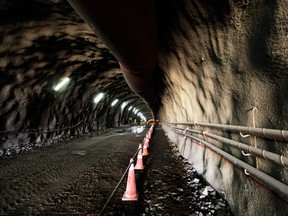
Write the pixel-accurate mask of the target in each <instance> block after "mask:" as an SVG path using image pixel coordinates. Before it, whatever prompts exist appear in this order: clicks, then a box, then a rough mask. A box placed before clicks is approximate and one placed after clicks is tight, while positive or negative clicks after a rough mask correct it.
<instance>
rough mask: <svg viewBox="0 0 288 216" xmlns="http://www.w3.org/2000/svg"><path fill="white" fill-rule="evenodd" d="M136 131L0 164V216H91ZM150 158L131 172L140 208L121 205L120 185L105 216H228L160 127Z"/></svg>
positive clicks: (132, 147)
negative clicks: (142, 165)
mask: <svg viewBox="0 0 288 216" xmlns="http://www.w3.org/2000/svg"><path fill="white" fill-rule="evenodd" d="M138 129H139V128H136V127H134V128H133V129H131V128H120V129H119V128H118V129H115V130H112V131H111V132H109V133H106V134H103V135H101V136H94V137H86V138H84V137H82V138H79V139H76V140H73V141H69V142H67V143H62V144H61V145H54V146H50V147H46V148H42V149H34V150H33V151H32V152H29V153H27V154H22V155H18V156H16V157H14V158H11V159H1V160H0V215H92V214H95V215H97V213H99V212H100V210H101V209H102V207H103V205H104V203H105V202H106V200H107V198H108V197H109V196H110V194H111V192H112V191H113V189H114V187H115V186H116V185H117V183H118V181H119V179H120V178H121V176H122V174H123V173H124V171H125V169H126V167H127V165H128V163H129V159H130V157H132V156H133V154H134V153H135V151H136V150H137V148H138V144H139V143H140V142H141V141H142V139H143V137H144V135H145V131H142V132H140V130H138ZM149 151H150V155H149V156H148V157H147V158H146V159H145V160H144V162H145V166H146V167H145V170H144V171H141V172H139V171H137V172H136V179H137V189H138V191H139V201H138V202H122V201H121V197H122V195H123V193H124V191H125V187H126V179H127V178H124V181H123V183H122V184H121V186H120V188H119V189H118V191H117V192H116V194H115V195H114V196H113V198H112V199H111V201H110V203H109V204H108V206H107V208H106V209H105V212H104V215H231V213H230V210H229V206H228V205H227V202H226V200H224V199H223V198H222V197H221V196H220V195H219V194H218V193H216V191H215V190H214V189H213V188H211V187H210V186H209V185H207V184H206V183H205V182H204V181H203V179H202V178H201V177H200V176H198V175H197V173H196V172H195V170H194V169H193V168H192V167H191V166H189V164H187V163H186V162H185V160H184V159H183V158H182V157H181V156H179V155H178V151H177V149H176V148H175V147H173V146H171V145H170V144H169V142H168V141H167V138H166V137H165V135H164V132H163V131H162V130H161V129H160V128H156V129H155V132H154V134H153V137H152V139H151V147H150V148H149Z"/></svg>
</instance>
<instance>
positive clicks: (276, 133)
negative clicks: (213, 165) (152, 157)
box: [166, 122, 288, 202]
mask: <svg viewBox="0 0 288 216" xmlns="http://www.w3.org/2000/svg"><path fill="white" fill-rule="evenodd" d="M166 125H167V126H168V127H169V128H170V130H171V131H173V132H175V133H176V134H178V135H182V136H184V137H188V138H190V139H191V140H193V141H194V142H195V141H196V142H199V143H200V144H201V145H204V146H205V147H208V148H210V149H211V150H212V151H214V152H216V153H218V154H219V155H221V156H222V157H223V158H225V159H226V160H228V161H229V162H231V163H232V164H233V165H235V166H238V167H240V168H243V169H244V172H245V174H248V175H251V176H254V177H255V178H257V179H258V180H259V181H261V182H262V183H264V185H266V186H267V187H268V188H269V189H270V190H272V191H274V192H275V193H276V194H278V195H279V196H280V197H281V198H282V199H283V200H285V201H286V202H288V185H286V184H284V183H283V182H281V181H279V180H277V179H275V178H273V177H271V176H269V175H268V174H266V173H264V172H262V171H260V170H258V169H257V168H255V167H253V166H252V165H250V164H248V163H246V162H244V161H242V160H240V159H239V158H237V157H235V156H234V155H231V154H230V153H228V152H226V151H224V150H223V149H221V148H219V147H217V146H216V145H214V144H212V143H210V142H208V141H206V140H205V139H206V137H209V138H212V139H213V140H217V141H220V142H221V143H223V144H227V145H229V146H231V147H234V148H238V149H239V150H242V151H245V152H249V153H250V154H251V155H254V156H256V157H260V158H263V159H265V160H267V161H271V162H274V163H276V164H278V165H282V166H283V167H285V168H286V169H288V158H287V157H285V156H284V155H279V154H276V153H273V152H270V151H266V150H264V149H260V148H257V147H253V146H251V145H249V144H246V143H242V142H238V141H234V140H231V139H228V138H225V137H222V136H219V135H215V134H213V133H211V132H208V131H206V130H202V131H201V130H195V129H190V128H181V127H176V126H173V125H185V126H187V125H189V126H192V127H200V126H202V127H208V128H213V129H219V130H223V131H228V132H234V133H245V134H250V135H253V136H258V137H265V138H268V139H274V140H278V141H285V140H286V139H287V138H288V131H284V130H274V129H264V128H250V127H243V126H234V125H221V124H211V123H196V122H172V123H168V122H166ZM255 129H256V130H255ZM192 134H198V135H202V136H203V137H204V139H202V138H199V137H196V136H193V135H192Z"/></svg>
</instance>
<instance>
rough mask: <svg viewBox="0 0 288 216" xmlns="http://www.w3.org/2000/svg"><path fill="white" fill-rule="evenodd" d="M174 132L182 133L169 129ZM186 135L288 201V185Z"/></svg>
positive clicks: (206, 143) (205, 142)
mask: <svg viewBox="0 0 288 216" xmlns="http://www.w3.org/2000/svg"><path fill="white" fill-rule="evenodd" d="M171 130H172V131H173V132H175V133H176V134H180V135H184V134H183V133H182V132H179V131H178V130H177V129H171ZM186 137H189V138H191V139H192V140H195V141H198V142H200V143H201V144H203V145H204V146H206V147H208V148H210V149H211V150H213V151H215V152H216V153H217V154H219V155H221V156H222V157H223V158H225V159H226V160H228V161H230V162H231V163H232V164H234V165H235V166H238V167H241V168H243V169H244V170H246V171H247V172H248V173H249V174H250V175H252V176H254V177H256V178H257V179H258V180H260V181H261V182H262V183H264V184H265V185H266V186H267V187H268V188H270V189H271V190H272V191H274V192H275V193H276V194H278V195H279V196H280V197H281V198H283V199H284V200H285V201H286V202H288V186H287V185H286V184H284V183H282V182H280V181H278V180H276V179H275V178H273V177H271V176H269V175H267V174H266V173H264V172H262V171H260V170H258V169H256V168H255V167H253V166H251V165H249V164H247V163H245V162H243V161H241V160H240V159H238V158H236V157H235V156H233V155H231V154H229V153H227V152H225V151H223V150H222V149H220V148H218V147H216V146H214V145H213V144H211V143H209V142H207V141H205V140H203V139H200V138H198V137H195V136H192V135H188V134H186Z"/></svg>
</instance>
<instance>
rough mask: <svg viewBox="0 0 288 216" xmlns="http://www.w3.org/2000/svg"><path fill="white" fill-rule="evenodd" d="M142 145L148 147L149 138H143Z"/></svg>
mask: <svg viewBox="0 0 288 216" xmlns="http://www.w3.org/2000/svg"><path fill="white" fill-rule="evenodd" d="M144 145H146V146H147V147H149V139H148V138H144Z"/></svg>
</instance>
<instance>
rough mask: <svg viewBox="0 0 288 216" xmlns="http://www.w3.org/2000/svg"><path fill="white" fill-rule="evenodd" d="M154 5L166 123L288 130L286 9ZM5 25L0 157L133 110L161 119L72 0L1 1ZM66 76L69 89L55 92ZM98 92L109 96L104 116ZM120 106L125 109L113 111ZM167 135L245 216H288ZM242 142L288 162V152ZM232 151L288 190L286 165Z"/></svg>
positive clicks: (114, 121)
mask: <svg viewBox="0 0 288 216" xmlns="http://www.w3.org/2000/svg"><path fill="white" fill-rule="evenodd" d="M156 4H157V17H158V38H159V67H160V68H161V71H162V72H163V73H162V74H161V76H160V77H158V78H157V79H158V80H157V83H158V84H159V85H158V94H161V95H162V99H161V101H158V103H157V104H156V105H159V106H160V107H159V108H160V110H159V118H160V121H162V122H165V121H198V122H201V121H203V122H214V123H225V124H235V125H245V126H256V127H265V128H278V129H286V130H287V129H288V125H287V122H288V114H287V113H288V112H287V110H288V102H287V96H288V94H287V92H288V85H287V81H288V76H287V71H288V48H287V47H288V37H287V26H288V11H287V9H286V8H288V1H287V0H271V1H266V0H253V1H249V0H218V1H213V0H203V1H199V0H191V1H186V0H177V1H166V0H157V1H156ZM0 18H1V19H0V157H6V156H9V155H14V154H17V153H21V152H26V151H30V150H31V149H34V147H35V146H48V145H51V144H53V143H54V144H55V143H60V142H62V141H64V140H66V139H71V138H74V137H77V136H79V135H81V134H84V133H88V132H94V131H101V130H104V129H107V128H110V127H114V126H117V125H120V124H126V123H128V122H129V121H130V123H131V121H133V122H134V120H135V118H136V115H134V114H133V112H132V111H131V110H130V111H128V107H129V106H132V105H133V106H134V107H138V108H139V109H140V110H141V111H142V112H143V113H145V115H147V117H149V116H151V113H150V112H149V109H148V108H147V106H146V104H145V103H144V102H143V101H141V100H140V99H139V98H138V97H136V96H135V95H134V94H133V93H132V92H131V90H129V88H128V86H127V85H126V83H125V81H124V78H123V76H122V74H121V73H120V71H119V69H118V63H117V61H116V60H115V58H114V57H113V56H112V55H111V53H110V52H109V51H108V50H107V49H106V48H105V46H104V45H103V44H102V43H101V42H100V41H99V40H98V39H97V38H96V37H95V35H94V34H93V33H92V31H91V30H90V29H89V28H88V26H87V25H86V24H85V23H84V22H83V21H82V20H81V19H80V18H79V16H78V15H77V14H76V13H75V12H74V11H73V10H72V9H71V7H70V6H69V5H68V4H67V2H66V1H63V0H25V1H22V0H2V1H0ZM66 76H69V77H70V78H71V82H70V83H69V84H68V86H66V88H65V89H63V90H62V91H60V92H55V91H54V90H53V87H54V86H55V84H56V83H58V82H59V80H60V79H61V78H62V77H66ZM98 92H105V93H106V94H107V97H105V99H104V100H103V101H101V103H99V104H98V105H95V104H93V98H94V96H95V95H96V93H98ZM115 98H119V99H120V101H119V103H118V104H117V105H116V106H115V107H111V106H110V104H111V102H112V101H113V100H114V99H115ZM127 100H129V104H128V105H127V107H126V109H125V110H124V112H122V111H121V103H122V102H124V101H127ZM156 105H155V106H156ZM256 108H257V109H256ZM129 118H132V119H129ZM166 132H167V134H168V135H169V137H170V138H171V140H173V141H174V142H175V143H176V144H177V146H178V148H179V149H180V151H181V153H182V154H183V156H184V157H185V158H187V160H188V161H189V163H190V164H192V165H193V167H195V169H196V171H197V172H198V173H199V174H201V175H203V177H204V178H205V179H206V180H207V181H208V182H209V183H210V184H211V185H213V187H214V188H216V189H217V190H221V191H223V192H224V193H225V194H226V196H227V198H228V200H229V202H230V204H231V208H232V211H233V213H234V214H235V215H244V214H245V215H272V214H275V215H283V214H284V215H287V214H288V213H286V212H284V211H283V209H288V208H283V205H284V206H287V205H286V204H285V203H283V202H282V201H279V199H278V198H277V197H275V196H274V195H272V194H271V193H269V192H268V191H267V190H266V189H263V188H261V187H258V185H257V184H255V182H254V181H252V180H251V179H250V178H247V176H246V175H244V174H243V172H242V171H239V170H238V169H235V168H234V167H233V166H231V164H229V163H227V161H225V160H223V159H222V158H221V157H219V156H215V154H214V153H212V152H210V151H207V150H206V149H203V148H202V147H199V146H194V145H190V144H191V143H190V141H189V140H186V142H183V140H182V139H181V138H179V137H177V136H175V135H174V134H172V133H171V132H170V131H169V130H168V129H166ZM229 136H232V137H234V135H229ZM235 139H237V140H241V141H243V142H247V143H250V144H251V145H253V146H254V145H256V146H258V147H260V148H263V149H266V150H269V151H272V152H275V153H278V154H282V155H284V156H287V145H285V144H283V143H280V142H272V141H266V140H262V139H257V140H255V139H254V137H250V138H238V136H237V137H235ZM221 145H222V144H220V145H219V146H221ZM224 148H225V150H226V151H228V152H230V153H232V154H233V155H235V156H237V157H239V158H241V159H242V160H244V161H246V162H248V163H250V164H251V165H253V166H255V167H257V168H258V169H260V170H263V171H265V172H267V173H268V174H269V175H271V176H273V177H275V178H276V179H278V180H280V181H282V182H283V183H285V184H287V183H288V171H287V169H285V168H283V167H282V166H278V165H274V164H271V163H270V162H267V161H265V160H256V159H255V157H253V156H252V157H244V156H243V155H242V154H241V151H238V150H234V149H231V148H229V147H227V148H226V147H224ZM243 188H244V189H243ZM239 194H241V195H240V196H239Z"/></svg>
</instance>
